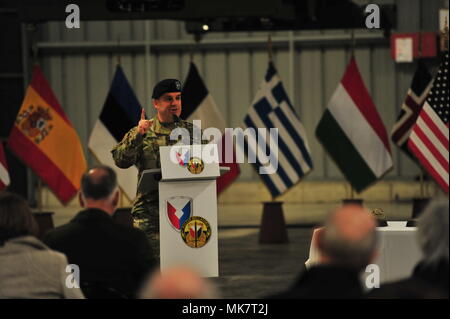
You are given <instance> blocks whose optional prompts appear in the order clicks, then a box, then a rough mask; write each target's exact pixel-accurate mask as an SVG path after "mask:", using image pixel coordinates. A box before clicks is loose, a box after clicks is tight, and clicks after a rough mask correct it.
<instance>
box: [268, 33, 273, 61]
mask: <svg viewBox="0 0 450 319" xmlns="http://www.w3.org/2000/svg"><path fill="white" fill-rule="evenodd" d="M267 54H268V56H269V62H273V52H272V36H271V35H270V33H269V35H268V37H267Z"/></svg>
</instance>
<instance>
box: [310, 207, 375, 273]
mask: <svg viewBox="0 0 450 319" xmlns="http://www.w3.org/2000/svg"><path fill="white" fill-rule="evenodd" d="M317 244H318V248H319V251H320V253H321V255H322V256H323V258H325V262H326V263H328V264H333V265H337V266H342V267H347V268H351V269H355V270H358V271H361V270H362V269H364V268H365V267H366V266H367V265H368V264H369V263H370V262H371V261H372V260H373V259H374V257H375V254H376V245H377V237H376V223H375V219H374V218H373V216H372V214H371V213H370V212H369V211H368V210H367V209H365V208H363V207H362V206H358V205H345V206H342V207H340V208H338V209H336V210H335V211H334V212H332V213H331V214H330V215H329V216H328V218H327V220H326V222H325V227H324V228H323V229H322V231H321V232H320V234H319V236H318V243H317Z"/></svg>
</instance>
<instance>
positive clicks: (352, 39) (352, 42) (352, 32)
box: [350, 29, 356, 59]
mask: <svg viewBox="0 0 450 319" xmlns="http://www.w3.org/2000/svg"><path fill="white" fill-rule="evenodd" d="M355 46H356V38H355V29H352V30H351V45H350V59H351V58H353V57H354V56H355Z"/></svg>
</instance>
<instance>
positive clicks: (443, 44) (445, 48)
mask: <svg viewBox="0 0 450 319" xmlns="http://www.w3.org/2000/svg"><path fill="white" fill-rule="evenodd" d="M441 51H448V21H447V17H445V25H444V30H443V31H441Z"/></svg>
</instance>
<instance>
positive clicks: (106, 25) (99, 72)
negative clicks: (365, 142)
mask: <svg viewBox="0 0 450 319" xmlns="http://www.w3.org/2000/svg"><path fill="white" fill-rule="evenodd" d="M358 2H359V3H369V1H358ZM370 2H376V3H396V4H397V6H398V7H397V9H398V13H399V15H398V27H399V28H398V29H399V30H407V31H418V30H420V29H423V30H436V29H437V9H438V8H439V6H440V5H441V4H442V2H441V1H437V0H436V1H424V0H423V1H420V0H412V1H411V0H397V1H393V0H391V1H370ZM81 10H82V9H81ZM81 15H82V11H81ZM148 24H149V28H148V30H149V31H150V34H149V39H150V44H151V43H152V41H156V40H173V41H174V43H176V42H177V41H183V40H184V41H185V40H186V39H191V38H192V36H191V35H188V34H186V33H185V31H184V23H181V22H175V21H149V22H148ZM346 32H347V33H348V31H345V30H342V31H327V32H319V31H312V32H294V35H304V34H322V35H323V36H325V37H326V36H328V35H336V34H341V33H346ZM358 32H359V31H358ZM287 35H288V32H275V33H273V34H272V36H274V37H276V36H287ZM261 36H266V34H261V33H247V32H245V33H229V34H227V33H212V34H208V35H207V36H206V39H224V40H229V39H233V38H241V39H243V40H244V42H245V40H246V39H253V38H255V37H261ZM144 40H145V22H144V21H112V22H102V21H98V22H97V21H95V22H83V21H82V22H81V28H80V29H66V28H65V26H64V23H62V22H50V23H46V24H44V25H42V28H41V36H40V40H39V41H40V42H50V43H55V44H58V43H62V44H63V43H67V42H71V43H73V42H82V43H84V44H89V43H92V42H103V41H117V43H118V47H119V46H120V44H119V41H120V42H122V43H124V42H126V41H144ZM244 42H243V43H242V47H241V48H237V49H225V50H218V49H211V50H208V49H205V50H202V51H200V52H197V51H196V52H195V54H194V62H195V63H196V64H197V66H198V68H199V70H200V72H201V74H202V76H203V78H204V80H205V83H206V85H207V86H208V88H209V90H210V93H211V94H212V95H213V97H214V99H215V100H216V102H217V104H218V106H219V107H220V109H221V111H222V113H223V115H224V117H225V119H226V121H227V124H228V126H229V127H237V126H240V124H241V122H242V119H243V118H244V115H245V113H246V111H247V109H248V107H249V105H250V103H251V101H252V99H253V95H254V94H255V92H256V90H257V88H258V85H259V83H260V82H261V81H262V79H263V76H264V73H265V70H266V67H267V62H268V59H267V52H266V51H265V50H264V49H249V48H246V45H245V43H244ZM150 50H151V46H150ZM349 55H350V53H349V48H348V46H345V45H333V46H329V45H327V42H324V43H323V44H321V45H318V46H313V47H311V46H308V47H299V46H297V47H296V48H295V54H294V58H293V62H294V65H293V66H291V61H290V58H289V50H288V49H283V48H281V49H276V50H274V62H275V65H276V67H277V69H278V72H279V74H280V76H281V78H282V79H283V82H284V85H285V88H286V89H287V90H288V92H289V91H290V88H291V84H292V88H293V92H289V93H291V100H293V103H294V105H295V107H296V109H297V112H298V115H299V116H300V119H301V121H302V122H303V124H304V126H305V128H306V132H307V134H308V138H309V143H310V146H311V149H312V153H313V160H314V164H315V169H314V172H313V173H312V174H310V175H309V176H308V177H307V178H308V179H325V180H326V179H341V178H342V175H341V173H340V172H339V171H338V169H337V167H336V166H335V165H334V163H333V162H332V161H331V160H330V159H329V158H328V157H327V156H326V155H325V153H324V151H323V148H322V146H321V145H320V144H319V142H318V141H317V139H316V138H315V135H314V130H315V127H316V125H317V123H318V121H319V119H320V117H321V115H322V113H323V110H324V109H325V107H326V105H327V103H328V100H329V99H330V97H331V94H332V93H333V91H334V90H335V88H336V86H337V84H338V82H339V80H340V78H341V77H342V75H343V72H344V70H345V66H346V63H347V61H348V59H349ZM355 55H356V59H357V63H358V65H359V68H360V71H361V73H362V76H363V78H364V81H365V83H366V86H367V88H368V89H369V92H370V93H371V95H372V97H373V100H374V102H375V105H376V106H377V108H378V110H379V112H380V114H381V117H382V119H383V121H384V123H385V126H386V128H387V130H388V131H389V132H390V130H391V127H392V125H393V124H394V121H395V118H396V116H397V114H398V111H399V108H400V105H401V102H402V101H403V99H404V96H405V94H406V91H407V88H408V86H409V84H410V81H411V78H412V75H413V72H414V67H415V64H403V65H398V64H395V63H394V61H393V60H392V59H391V57H390V48H389V47H388V46H387V45H379V44H372V45H364V46H358V47H357V48H356V50H355ZM40 59H41V60H40V61H41V64H42V66H43V69H44V72H45V74H46V75H47V77H48V79H49V81H50V83H51V85H52V87H53V89H54V91H55V93H56V95H57V97H58V98H59V99H60V102H61V104H62V106H63V108H64V109H65V111H66V112H67V114H68V116H69V118H70V119H71V121H72V122H73V124H74V125H75V127H76V129H77V131H78V132H79V135H80V138H81V140H82V142H83V143H84V145H85V147H86V144H87V141H88V137H89V134H90V132H91V130H92V128H93V126H94V123H95V121H96V119H97V117H98V115H99V113H100V110H101V108H102V106H103V103H104V101H105V98H106V95H107V92H108V89H109V85H110V82H111V79H112V75H113V73H114V69H115V65H116V63H117V54H114V53H113V52H112V53H109V54H107V53H92V54H87V53H81V54H77V53H73V52H71V53H60V54H47V55H46V54H43V55H41V56H40ZM120 60H121V65H122V67H123V69H124V71H125V73H126V75H127V77H128V80H129V81H130V83H131V86H132V87H133V89H134V91H135V93H136V95H137V97H138V100H139V101H140V103H141V104H142V105H145V106H146V107H147V110H148V112H149V113H152V112H153V110H151V107H150V102H151V101H150V94H151V88H152V87H153V85H154V84H155V83H156V82H157V81H159V80H161V79H164V78H169V77H170V78H179V79H182V80H183V79H185V77H186V74H187V71H188V66H189V61H190V49H189V47H186V48H182V49H177V50H163V51H162V50H160V51H154V50H151V52H150V58H149V60H148V61H149V64H148V66H147V68H146V63H145V61H146V56H145V54H144V53H143V52H133V53H121V54H120ZM292 67H293V68H294V76H293V81H294V83H291V78H290V76H289V74H290V73H289V71H290V68H292ZM146 70H147V71H148V72H149V75H148V76H146V73H145V71H146ZM147 82H149V83H147ZM392 148H393V153H394V156H395V164H396V165H395V169H394V170H393V171H392V172H390V173H389V175H388V176H387V177H388V178H393V179H405V178H411V177H412V176H415V175H417V174H418V171H419V170H418V168H417V167H416V165H415V164H414V163H412V162H411V160H409V159H408V158H407V157H406V156H405V155H403V154H401V153H400V152H399V151H398V149H397V148H396V147H394V146H392ZM86 154H88V161H89V163H90V164H92V163H93V158H92V156H91V154H89V152H88V151H87V149H86ZM241 168H242V174H241V179H242V180H253V179H255V180H256V179H257V175H256V173H255V172H254V171H253V169H252V167H251V166H250V165H249V164H245V165H242V166H241Z"/></svg>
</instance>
